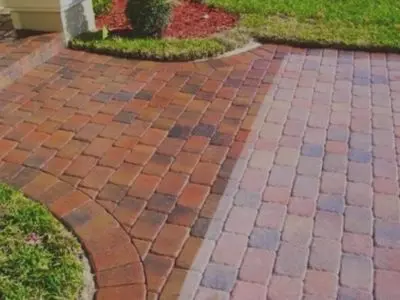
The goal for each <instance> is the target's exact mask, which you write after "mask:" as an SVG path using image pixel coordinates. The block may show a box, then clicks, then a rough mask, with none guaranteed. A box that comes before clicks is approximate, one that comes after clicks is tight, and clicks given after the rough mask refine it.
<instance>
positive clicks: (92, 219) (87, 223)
mask: <svg viewBox="0 0 400 300" xmlns="http://www.w3.org/2000/svg"><path fill="white" fill-rule="evenodd" d="M0 181H1V182H4V183H6V184H9V185H10V186H12V187H14V188H17V189H20V190H21V191H22V192H23V193H24V194H25V195H26V196H27V197H29V198H30V199H32V200H36V201H38V202H40V203H42V204H43V205H45V206H46V207H47V208H48V209H49V210H50V212H51V213H52V214H53V215H54V216H55V217H56V218H57V219H59V220H60V221H61V222H62V223H63V224H64V225H66V226H67V228H68V229H70V230H72V232H73V233H74V234H75V235H76V236H77V237H78V239H79V241H80V242H81V245H82V248H83V249H84V251H85V252H86V254H87V256H88V259H89V262H90V265H91V269H92V273H93V275H94V280H95V284H96V294H95V298H96V299H100V300H101V299H120V298H121V297H123V295H130V296H131V297H133V298H132V299H146V285H145V276H144V268H143V264H142V261H141V259H140V256H139V254H138V251H137V250H136V247H135V246H134V245H133V244H132V242H131V239H130V237H129V235H128V234H127V233H126V231H124V229H123V228H122V227H121V226H120V224H119V223H118V222H117V221H116V220H115V219H114V218H113V217H112V215H111V214H110V213H109V212H107V211H106V210H105V209H104V208H103V207H102V206H101V205H99V204H98V203H97V202H96V201H95V200H94V199H92V198H91V197H89V196H88V195H87V194H85V193H83V192H82V191H80V190H79V189H76V188H74V187H73V186H72V185H71V184H69V183H67V182H65V181H62V180H59V179H58V178H56V177H55V176H53V175H50V174H47V173H45V172H42V171H39V170H37V169H33V168H29V167H23V166H21V165H18V164H14V163H7V162H3V163H0ZM116 253H118V255H115V254H116Z"/></svg>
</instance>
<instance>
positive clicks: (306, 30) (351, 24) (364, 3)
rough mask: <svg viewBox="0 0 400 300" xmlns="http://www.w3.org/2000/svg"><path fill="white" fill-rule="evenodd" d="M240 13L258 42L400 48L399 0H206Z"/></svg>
mask: <svg viewBox="0 0 400 300" xmlns="http://www.w3.org/2000/svg"><path fill="white" fill-rule="evenodd" d="M206 3H207V4H209V5H212V6H215V7H220V8H223V9H226V10H228V11H231V12H234V13H238V14H240V19H241V22H240V26H241V27H242V28H246V29H247V30H249V32H250V33H251V34H252V35H253V36H254V37H255V38H257V39H259V40H260V41H262V42H279V43H289V44H295V45H302V46H334V47H337V48H348V49H365V50H391V51H399V50H400V31H399V27H398V26H399V24H400V2H399V1H392V0H337V1H332V0H284V1H282V0H251V1H249V0H206Z"/></svg>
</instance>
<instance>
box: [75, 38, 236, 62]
mask: <svg viewBox="0 0 400 300" xmlns="http://www.w3.org/2000/svg"><path fill="white" fill-rule="evenodd" d="M70 47H71V48H73V49H80V50H81V49H84V50H88V51H90V52H95V53H103V54H112V55H116V56H122V57H129V58H140V59H154V60H180V61H185V60H193V59H200V58H204V57H212V56H215V55H218V54H222V53H224V52H226V51H229V50H231V49H232V44H231V43H226V42H223V41H222V40H220V39H216V38H211V39H190V40H180V39H139V38H137V39H132V38H120V37H109V38H108V39H102V37H101V32H87V33H85V34H82V35H80V36H78V37H76V38H75V39H73V40H72V41H71V42H70Z"/></svg>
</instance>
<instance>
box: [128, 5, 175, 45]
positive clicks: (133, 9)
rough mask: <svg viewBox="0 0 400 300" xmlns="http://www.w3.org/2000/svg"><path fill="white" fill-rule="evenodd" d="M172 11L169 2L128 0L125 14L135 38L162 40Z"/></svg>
mask: <svg viewBox="0 0 400 300" xmlns="http://www.w3.org/2000/svg"><path fill="white" fill-rule="evenodd" d="M171 10H172V4H171V2H169V0H146V1H144V0H128V3H127V5H126V9H125V14H126V16H127V18H128V20H130V22H131V25H132V28H133V32H132V33H133V35H134V36H136V37H142V38H145V37H153V38H160V37H161V36H162V33H163V31H164V29H165V28H166V27H167V26H168V23H169V20H170V15H171Z"/></svg>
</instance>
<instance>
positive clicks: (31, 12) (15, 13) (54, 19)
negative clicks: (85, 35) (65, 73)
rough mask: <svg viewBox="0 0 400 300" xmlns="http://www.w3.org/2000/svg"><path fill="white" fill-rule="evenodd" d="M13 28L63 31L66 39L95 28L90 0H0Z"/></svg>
mask: <svg viewBox="0 0 400 300" xmlns="http://www.w3.org/2000/svg"><path fill="white" fill-rule="evenodd" d="M0 1H4V2H5V6H6V7H7V8H9V9H10V11H11V17H12V20H13V24H14V27H15V29H24V30H35V31H45V32H64V35H65V38H66V39H67V40H68V39H70V38H71V37H73V36H76V35H77V34H80V33H82V32H84V31H92V30H94V29H95V21H94V13H93V6H92V0H0Z"/></svg>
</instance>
